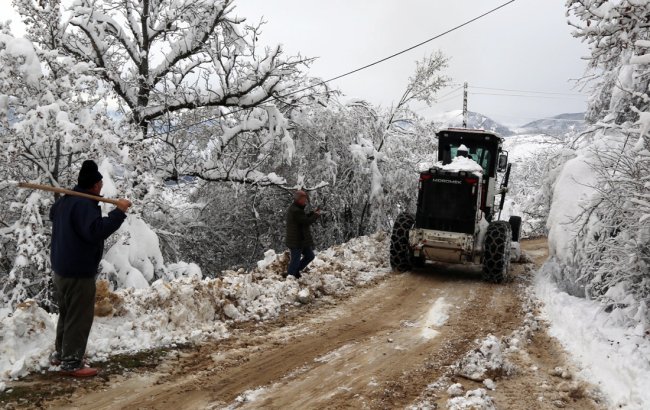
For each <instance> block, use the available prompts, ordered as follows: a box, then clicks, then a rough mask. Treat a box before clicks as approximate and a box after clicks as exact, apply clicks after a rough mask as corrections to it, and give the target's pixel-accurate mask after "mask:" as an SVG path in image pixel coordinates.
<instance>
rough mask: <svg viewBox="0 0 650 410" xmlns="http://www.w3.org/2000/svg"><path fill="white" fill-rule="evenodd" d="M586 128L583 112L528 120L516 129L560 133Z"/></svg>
mask: <svg viewBox="0 0 650 410" xmlns="http://www.w3.org/2000/svg"><path fill="white" fill-rule="evenodd" d="M585 128H586V124H585V113H583V112H580V113H571V114H560V115H556V116H555V117H551V118H543V119H541V120H536V121H533V122H529V123H528V124H526V125H524V126H522V127H521V129H518V130H517V131H518V132H519V133H522V132H523V133H530V134H533V133H535V134H537V133H544V134H549V135H562V134H566V133H567V132H570V131H575V132H581V131H583V130H584V129H585Z"/></svg>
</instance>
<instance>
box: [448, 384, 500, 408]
mask: <svg viewBox="0 0 650 410" xmlns="http://www.w3.org/2000/svg"><path fill="white" fill-rule="evenodd" d="M447 408H448V409H450V410H493V409H496V407H495V405H494V401H493V400H492V397H490V396H489V395H488V394H487V392H486V391H485V389H476V390H470V391H468V392H467V393H465V395H464V396H462V397H454V398H451V399H449V400H447Z"/></svg>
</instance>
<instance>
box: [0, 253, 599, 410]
mask: <svg viewBox="0 0 650 410" xmlns="http://www.w3.org/2000/svg"><path fill="white" fill-rule="evenodd" d="M523 248H524V249H525V251H526V253H527V254H528V256H529V259H530V260H529V262H528V263H524V264H515V265H513V266H514V269H515V273H516V279H515V280H514V281H513V282H511V283H508V284H505V285H493V284H488V283H484V282H482V281H481V280H480V272H479V271H476V270H474V271H467V270H463V269H459V268H453V267H447V266H443V265H427V266H426V267H425V268H423V269H420V270H417V271H414V272H409V273H404V274H393V275H390V276H387V277H386V278H385V279H382V280H381V281H380V282H379V283H377V284H376V285H374V286H370V287H367V288H363V289H359V290H358V291H356V292H355V293H354V294H353V295H352V296H350V297H347V298H345V299H340V300H336V301H334V302H332V301H330V302H318V303H313V304H311V305H308V306H306V307H300V308H296V309H292V310H291V311H290V312H289V313H288V314H286V315H284V316H283V317H281V318H280V319H278V320H276V321H274V322H268V323H263V324H245V325H242V326H241V327H239V328H237V329H235V330H233V332H232V333H233V335H232V337H231V338H229V339H228V340H223V341H218V342H214V343H206V344H203V345H201V346H195V347H191V348H185V349H180V350H176V351H169V352H165V355H164V357H160V358H158V359H157V360H156V361H155V364H153V365H150V366H143V367H139V368H136V369H132V370H130V371H123V372H115V373H112V374H108V375H104V377H98V378H95V379H93V380H83V381H78V380H70V379H66V378H60V379H59V378H55V379H52V378H49V379H47V378H45V377H43V376H33V377H31V378H28V379H27V380H24V381H22V382H20V383H17V384H16V389H17V390H20V389H21V388H22V389H23V390H24V391H27V390H29V392H30V394H29V397H28V399H25V398H23V399H22V402H21V401H14V403H18V406H16V407H21V408H23V407H36V408H38V407H45V408H78V409H91V408H92V409H100V408H101V409H104V408H106V409H109V408H110V409H116V408H123V409H136V408H137V409H181V408H183V409H189V408H208V409H220V408H231V409H235V408H237V409H239V408H241V409H248V408H264V409H289V408H291V409H307V408H309V409H312V408H315V409H320V408H327V409H347V408H350V409H352V408H354V409H357V408H369V409H379V408H381V409H384V408H406V407H409V406H414V407H413V408H447V405H448V400H450V398H451V396H456V395H459V397H460V398H461V399H462V398H463V395H464V393H465V392H467V391H470V390H475V389H478V388H483V389H486V394H487V395H489V396H490V399H489V400H491V402H492V404H493V407H494V408H498V409H556V408H571V409H598V408H603V407H602V405H600V404H598V402H599V400H598V398H597V396H598V394H597V393H596V392H595V389H594V388H593V387H592V386H589V385H586V384H584V383H582V382H580V381H578V380H575V379H574V377H573V375H572V369H571V365H570V364H568V363H567V361H566V356H565V353H564V352H563V350H562V349H561V347H560V346H559V345H558V344H557V342H555V341H554V340H553V339H551V338H550V337H549V336H548V335H547V334H546V332H545V325H544V323H542V322H540V321H539V320H537V319H535V312H536V306H535V302H534V300H533V299H531V298H530V295H528V294H527V292H526V289H527V286H528V281H529V280H531V275H532V272H533V270H534V269H535V268H536V267H538V266H539V265H540V264H541V262H542V261H543V260H544V259H545V257H546V242H545V241H544V240H532V241H526V242H524V243H523ZM489 335H492V336H494V337H495V338H496V339H498V340H500V341H501V346H500V349H501V352H502V355H503V359H504V363H502V365H501V367H499V368H492V369H490V370H489V371H488V373H487V374H485V375H483V376H481V377H478V378H477V377H472V376H471V375H468V374H467V372H463V371H459V366H458V364H459V363H460V362H462V361H463V358H464V357H466V355H467V354H468V353H471V352H475V351H476V349H477V346H478V345H479V343H480V341H481V340H484V339H485V338H486V337H488V336H489ZM522 339H523V340H522ZM99 365H100V367H101V364H99ZM486 378H487V379H489V380H490V381H491V382H490V381H484V379H486ZM455 383H459V384H460V385H462V388H461V393H453V392H450V391H449V390H450V389H449V386H451V385H453V384H455ZM457 387H458V385H457ZM16 400H20V399H19V398H16ZM12 406H14V404H11V402H5V407H12ZM427 406H428V407H427ZM459 408H460V407H459ZM464 408H471V407H464ZM476 408H483V407H476Z"/></svg>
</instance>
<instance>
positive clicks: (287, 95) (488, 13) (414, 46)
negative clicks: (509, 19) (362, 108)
mask: <svg viewBox="0 0 650 410" xmlns="http://www.w3.org/2000/svg"><path fill="white" fill-rule="evenodd" d="M515 1H516V0H509V1H507V2H505V3H503V4H501V5H500V6H497V7H495V8H493V9H491V10H489V11H487V12H485V13H483V14H481V15H479V16H477V17H474V18H473V19H471V20H467V21H466V22H464V23H462V24H459V25H457V26H455V27H453V28H451V29H449V30H447V31H444V32H442V33H440V34H438V35H435V36H433V37H431V38H429V39H427V40H424V41H422V42H420V43H417V44H415V45H413V46H411V47H408V48H406V49H404V50H402V51H398V52H396V53H394V54H391V55H389V56H388V57H384V58H382V59H380V60H377V61H374V62H372V63H370V64H366V65H365V66H363V67H359V68H357V69H354V70H352V71H348V72H346V73H343V74H341V75H338V76H336V77H332V78H330V79H329V80H325V81H322V82H320V83H317V84H314V85H311V86H309V87H305V88H302V89H299V90H296V91H292V92H290V93H288V94H285V95H281V96H278V97H271V98H270V100H271V101H277V100H278V99H280V98H285V97H289V96H291V95H294V94H297V93H300V92H303V91H306V90H310V89H312V88H314V87H318V86H320V85H324V84H327V83H329V82H332V81H335V80H338V79H340V78H343V77H346V76H349V75H351V74H354V73H357V72H359V71H362V70H365V69H367V68H370V67H372V66H375V65H377V64H380V63H383V62H384V61H387V60H390V59H392V58H395V57H397V56H399V55H402V54H404V53H406V52H409V51H411V50H413V49H415V48H418V47H421V46H423V45H425V44H427V43H430V42H431V41H433V40H436V39H438V38H440V37H442V36H445V35H447V34H449V33H452V32H454V31H456V30H458V29H460V28H462V27H465V26H467V25H468V24H471V23H473V22H475V21H477V20H479V19H481V18H483V17H485V16H488V15H490V14H492V13H494V12H495V11H497V10H500V9H502V8H504V7H506V6H508V5H509V4H511V3H514V2H515ZM245 110H248V108H241V109H238V110H234V111H231V112H229V113H226V114H221V115H220V116H219V117H212V118H208V119H205V120H202V121H199V122H196V123H193V124H187V125H181V126H177V127H174V128H173V129H169V130H168V131H167V133H169V132H173V131H177V130H180V129H183V128H189V127H192V126H194V125H199V124H203V123H206V122H209V121H213V120H215V119H217V118H220V117H222V116H224V115H232V114H236V113H238V112H241V111H245ZM163 134H166V133H154V134H152V135H151V136H156V135H163Z"/></svg>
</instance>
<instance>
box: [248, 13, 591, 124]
mask: <svg viewBox="0 0 650 410" xmlns="http://www.w3.org/2000/svg"><path fill="white" fill-rule="evenodd" d="M505 2H506V0H455V1H449V0H401V1H394V0H391V1H389V0H374V1H371V0H363V1H362V0H328V1H319V2H315V1H308V0H273V1H269V0H241V1H238V2H237V4H238V5H237V8H236V12H237V13H238V14H239V15H241V16H246V17H247V18H248V19H249V21H250V22H255V21H257V20H259V19H260V18H261V17H264V18H265V20H267V21H268V23H267V24H266V25H265V28H264V32H263V33H262V40H263V41H265V42H268V43H270V44H275V43H281V44H283V45H284V48H285V50H286V52H287V53H297V52H300V53H302V54H303V55H305V56H312V57H319V58H318V60H317V61H316V62H315V63H314V65H313V66H312V69H311V74H312V75H314V76H318V77H321V78H322V79H329V78H333V77H336V76H337V75H340V74H342V73H345V72H348V71H350V70H353V69H356V68H358V67H361V66H364V65H366V64H369V63H371V62H373V61H376V60H378V59H381V58H383V57H386V56H388V55H391V54H393V53H395V52H397V51H400V50H403V49H405V48H408V47H410V46H412V45H415V44H417V43H419V42H422V41H424V40H427V39H429V38H431V37H434V36H435V35H437V34H440V33H442V32H444V31H447V30H448V29H450V28H453V27H455V26H457V25H459V24H462V23H464V22H465V21H467V20H470V19H472V18H474V17H476V16H478V15H480V14H483V13H484V12H486V11H488V10H491V9H493V8H495V7H497V6H499V5H501V4H503V3H505ZM564 4H565V1H564V0H516V1H515V2H514V3H512V4H510V5H508V6H506V7H505V8H502V9H500V10H498V11H496V12H495V13H493V14H490V15H489V16H486V17H484V18H483V19H481V20H478V21H476V22H474V23H472V24H471V25H469V26H465V27H463V28H461V29H459V30H457V31H455V32H453V33H450V34H448V35H446V36H444V37H442V38H440V39H438V40H434V41H432V42H430V43H428V44H426V45H424V46H422V47H420V48H417V49H415V50H413V51H410V52H408V53H406V54H403V55H401V56H399V57H396V58H394V59H392V60H389V61H387V62H384V63H382V64H380V65H378V66H374V67H372V68H369V69H366V70H364V71H361V72H358V73H356V74H353V75H351V76H349V77H346V78H342V79H340V80H337V81H335V82H334V83H333V84H334V85H335V86H336V87H338V88H339V89H340V90H341V91H342V92H343V93H345V94H346V95H347V96H349V97H358V98H364V99H367V100H369V101H371V102H373V103H376V104H381V105H383V106H389V105H391V103H393V102H396V101H397V100H399V98H400V97H401V95H402V93H403V91H404V88H405V86H406V83H407V79H408V77H409V76H410V75H411V74H412V73H413V70H414V68H415V61H417V60H421V59H422V58H423V57H424V56H426V55H429V54H430V53H431V52H432V51H435V50H441V51H442V52H443V53H444V54H445V55H446V56H448V57H449V58H450V63H449V68H448V71H447V74H448V75H449V76H450V77H452V78H453V80H454V81H456V82H458V83H462V82H465V81H467V82H468V84H469V86H470V93H471V94H470V96H469V104H468V108H469V110H470V111H477V112H480V113H482V114H485V115H488V116H490V117H492V118H494V119H497V120H499V121H502V122H504V123H507V124H523V123H525V122H528V121H529V120H532V119H537V118H540V117H548V116H553V115H557V114H561V113H565V112H582V111H584V110H585V108H586V103H585V98H584V97H581V96H579V95H553V94H530V93H521V92H501V91H493V90H486V89H478V88H473V87H487V88H500V89H508V90H524V91H542V92H548V93H567V94H578V93H579V91H578V90H576V89H575V88H574V84H573V83H572V82H571V81H570V80H571V79H576V78H579V77H581V76H582V75H583V73H584V68H585V62H584V60H582V59H581V57H584V56H586V55H587V48H586V47H585V46H584V45H583V44H582V43H580V41H579V40H577V39H575V38H573V37H572V36H571V28H570V27H569V26H568V25H567V17H566V16H565V7H564ZM454 88H456V87H452V88H449V89H447V90H443V91H442V92H441V93H440V96H441V97H442V96H444V95H445V94H448V93H449V92H451V91H452V90H453V89H454ZM476 93H482V94H488V93H498V94H514V95H523V94H526V95H529V96H530V97H517V96H512V95H510V96H495V95H478V94H476ZM533 95H534V96H535V97H534V98H533V97H532V96H533ZM454 96H455V98H454ZM440 101H441V102H440V103H439V104H437V105H435V106H433V107H431V108H424V109H421V110H420V111H419V114H421V115H424V116H425V117H428V116H431V115H433V114H434V113H436V112H440V111H448V110H454V109H461V108H462V91H461V90H458V91H456V92H455V93H453V94H451V95H449V96H448V97H447V98H441V99H440ZM420 107H421V106H419V107H417V108H418V109H419V108H420Z"/></svg>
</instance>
